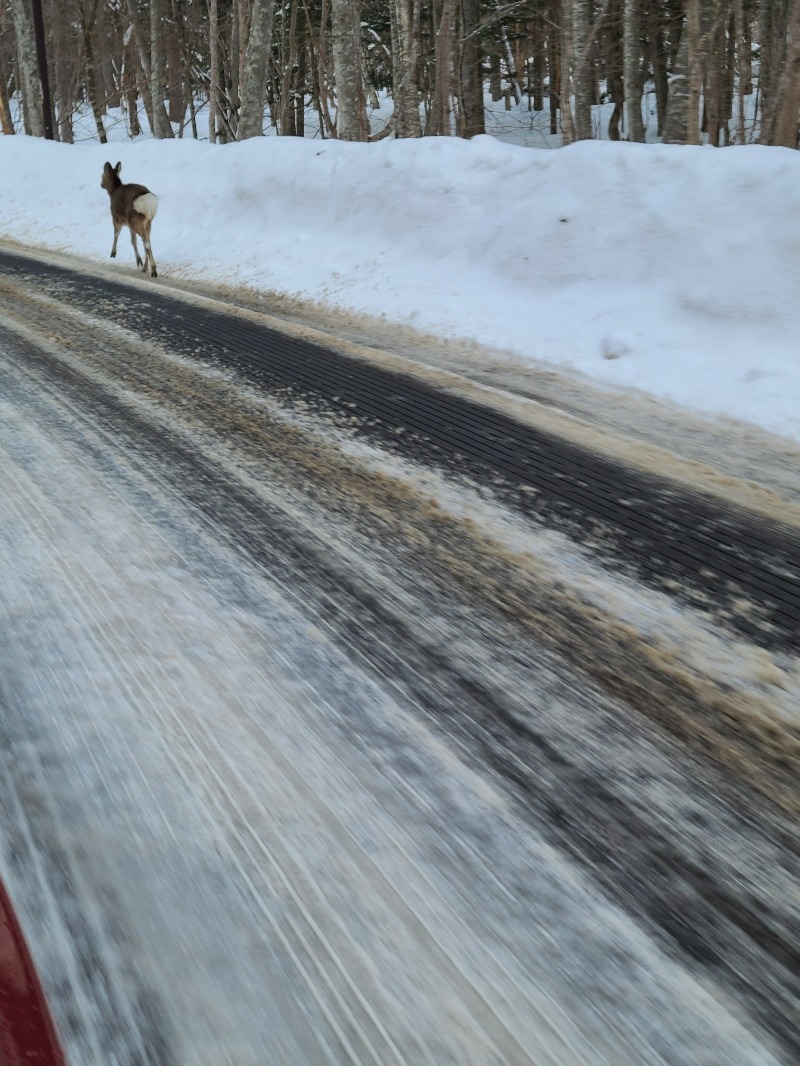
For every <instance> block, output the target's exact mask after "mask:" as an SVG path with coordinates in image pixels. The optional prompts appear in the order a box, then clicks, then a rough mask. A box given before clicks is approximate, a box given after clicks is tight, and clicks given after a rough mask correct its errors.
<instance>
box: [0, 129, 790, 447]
mask: <svg viewBox="0 0 800 1066" xmlns="http://www.w3.org/2000/svg"><path fill="white" fill-rule="evenodd" d="M500 114H501V113H500V112H497V113H496V116H495V117H497V116H498V115H500ZM519 115H520V112H519V109H517V111H515V112H514V113H513V114H512V115H511V116H510V118H512V117H513V118H515V120H519ZM510 118H509V121H510ZM541 119H542V116H541V115H540V116H538V117H537V121H541ZM498 122H500V118H498ZM504 128H506V129H507V131H508V130H510V128H511V127H510V126H507V127H504ZM518 132H519V130H518ZM112 134H113V136H115V137H119V138H122V137H124V136H125V129H124V125H122V124H118V125H117V126H114V127H113V129H112ZM537 136H538V134H537V131H536V130H535V129H534V128H533V125H532V126H531V131H530V137H529V138H528V144H529V145H531V146H535V145H536V144H537V143H547V142H546V140H545V141H542V140H541V138H540V137H539V140H538V142H537ZM509 139H510V138H509V137H507V138H506V139H505V140H501V139H498V138H497V137H489V136H486V137H478V138H476V139H474V140H473V141H470V142H465V141H462V140H459V139H457V138H440V139H424V140H421V141H413V142H407V141H406V142H401V141H395V140H385V141H382V142H379V143H376V144H372V145H360V144H345V143H339V142H336V141H331V140H325V141H321V140H315V139H312V138H306V139H293V138H278V137H268V138H264V139H260V140H254V141H249V142H245V143H242V144H234V145H227V146H211V145H209V144H208V143H207V142H198V141H194V140H189V139H183V140H176V141H171V142H163V141H162V142H153V141H151V140H149V139H148V138H140V139H139V140H138V141H137V142H136V143H134V142H131V141H129V140H127V139H125V140H120V141H118V142H116V143H112V144H111V145H108V146H101V145H99V144H97V143H96V142H90V141H81V142H80V143H78V144H76V145H60V144H52V143H47V142H44V141H41V140H35V139H31V138H27V137H22V136H14V137H0V189H1V190H2V196H0V238H2V237H7V238H12V239H15V240H18V241H22V242H26V243H29V244H31V245H38V246H41V247H46V248H51V249H57V250H64V251H72V252H75V253H77V254H78V255H81V256H85V257H89V258H95V259H97V260H98V262H104V263H105V262H107V257H108V253H109V250H110V247H111V239H112V228H111V222H110V219H109V216H108V198H107V196H106V194H105V193H104V192H103V190H102V189H101V188H100V172H101V169H102V165H103V163H104V162H105V160H106V159H110V160H111V162H112V163H116V162H117V160H121V161H122V164H123V171H122V176H123V179H125V180H128V181H136V182H141V183H144V184H146V185H148V186H149V187H150V188H152V189H153V191H155V192H157V193H158V195H159V197H160V209H159V215H158V219H157V221H156V223H155V225H154V229H153V247H154V251H155V254H156V259H157V261H158V266H159V274H160V278H162V279H165V280H166V281H169V279H170V278H173V279H175V278H177V279H182V280H188V279H192V278H196V279H202V280H204V281H206V282H212V283H214V282H219V283H224V284H226V285H231V284H233V285H241V286H245V287H247V288H249V289H252V290H256V291H260V292H271V291H279V292H282V293H287V294H292V295H296V296H299V297H302V298H305V299H309V300H312V301H319V302H322V303H324V304H328V305H331V306H335V307H340V308H346V309H351V310H353V311H356V312H359V313H367V314H370V315H379V316H381V315H385V316H386V318H387V319H389V320H391V321H394V322H401V323H407V324H410V325H413V326H416V327H418V328H419V329H421V330H425V331H428V332H432V333H435V334H439V335H441V336H444V337H450V338H465V339H471V340H474V341H478V342H480V343H482V344H486V345H489V346H490V347H491V348H492V349H496V350H498V351H500V352H502V353H504V354H505V357H507V358H509V359H512V360H517V361H523V362H532V363H539V362H546V363H557V364H561V365H565V366H567V367H570V368H573V369H575V370H577V371H580V372H582V373H584V374H587V375H589V376H590V377H591V378H593V379H595V380H596V381H598V382H601V383H603V384H605V385H608V386H609V387H612V388H615V389H617V388H635V389H640V390H644V391H647V392H649V393H652V394H654V395H656V396H659V397H664V398H667V399H669V400H672V401H674V402H677V403H679V404H682V405H685V406H688V407H690V408H693V409H696V410H699V411H703V412H708V413H710V414H715V415H716V414H723V415H727V416H732V417H735V418H740V419H743V420H746V421H749V422H753V423H756V424H757V425H760V426H762V427H765V428H766V429H768V430H771V431H773V432H777V433H782V434H786V435H788V436H792V437H794V438H796V439H800V345H799V344H798V337H799V336H800V303H799V302H798V300H797V293H798V291H800V155H798V153H796V152H792V151H789V150H785V149H779V148H763V147H757V146H747V147H738V148H729V149H726V150H717V149H712V148H685V147H675V146H664V145H657V144H652V145H646V146H644V145H633V144H625V143H610V142H588V143H583V144H579V145H574V146H572V147H569V148H565V149H561V150H558V151H551V150H547V149H544V150H536V148H535V147H531V146H522V145H520V144H512V143H508V140H509ZM119 254H120V258H119V259H118V260H117V263H116V269H119V270H120V272H125V271H130V270H131V269H132V267H133V253H132V250H131V249H130V247H129V245H128V243H127V240H125V239H123V241H122V242H121V243H120V253H119ZM156 284H158V282H156Z"/></svg>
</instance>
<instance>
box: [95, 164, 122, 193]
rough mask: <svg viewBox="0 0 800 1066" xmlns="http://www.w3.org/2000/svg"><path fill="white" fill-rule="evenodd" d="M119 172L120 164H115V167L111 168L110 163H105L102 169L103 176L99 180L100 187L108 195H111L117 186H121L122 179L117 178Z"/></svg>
mask: <svg viewBox="0 0 800 1066" xmlns="http://www.w3.org/2000/svg"><path fill="white" fill-rule="evenodd" d="M121 170H122V163H117V165H116V166H115V167H112V166H111V164H110V163H106V165H105V166H104V167H103V176H102V178H101V179H100V187H101V188H103V189H105V190H106V192H107V193H108V194H109V195H111V193H112V192H113V191H114V189H116V187H117V186H118V185H121V184H122V179H121V178H120V176H119V172H120V171H121Z"/></svg>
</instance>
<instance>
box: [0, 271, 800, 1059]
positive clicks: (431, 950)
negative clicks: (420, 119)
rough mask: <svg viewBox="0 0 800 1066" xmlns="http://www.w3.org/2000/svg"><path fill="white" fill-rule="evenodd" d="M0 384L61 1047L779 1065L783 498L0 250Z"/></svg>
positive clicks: (19, 840)
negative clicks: (733, 490)
mask: <svg viewBox="0 0 800 1066" xmlns="http://www.w3.org/2000/svg"><path fill="white" fill-rule="evenodd" d="M0 404H2V414H3V437H2V449H3V462H2V468H3V472H2V475H0V500H2V507H3V514H4V522H3V525H2V533H1V534H0V537H1V539H0V562H2V567H1V568H0V569H1V571H2V575H3V576H2V579H0V580H1V581H2V593H3V596H2V606H1V607H0V626H2V632H3V637H4V640H3V651H2V657H1V658H0V702H2V705H3V711H4V713H3V715H2V726H1V727H0V743H1V744H2V759H3V771H4V772H3V785H2V790H3V793H2V799H3V803H2V812H3V813H2V823H1V824H0V842H1V843H2V847H3V855H4V862H5V869H6V871H7V873H6V877H5V879H6V882H7V884H8V886H9V889H10V891H11V894H12V897H13V898H14V900H15V903H16V904H17V907H18V909H19V913H20V917H21V920H22V922H23V926H24V928H25V930H26V933H27V935H28V938H29V941H30V943H31V945H32V950H33V953H34V957H35V958H36V960H37V964H38V966H39V970H40V974H41V977H42V982H43V985H44V987H45V991H46V992H47V994H48V997H49V999H50V1002H51V1005H52V1010H53V1014H54V1017H55V1020H56V1023H57V1025H58V1027H59V1029H60V1031H61V1032H62V1035H63V1039H64V1042H65V1045H66V1047H67V1051H68V1054H69V1055H70V1056H71V1059H70V1061H74V1062H89V1063H95V1062H96V1063H106V1062H109V1061H117V1062H120V1063H128V1062H131V1063H133V1062H147V1063H159V1064H160V1063H164V1064H169V1063H173V1062H174V1063H184V1062H185V1063H190V1062H191V1063H195V1062H209V1063H211V1062H213V1063H224V1062H230V1063H235V1064H237V1066H238V1064H249V1063H264V1062H270V1063H272V1062H275V1063H280V1062H285V1063H298V1062H304V1063H305V1062H309V1063H310V1062H328V1061H330V1062H368V1061H373V1062H393V1061H402V1062H408V1063H418V1062H431V1063H447V1062H453V1063H467V1062H475V1063H488V1062H514V1063H516V1062H520V1063H524V1062H534V1063H538V1064H541V1063H546V1062H553V1063H559V1064H566V1063H569V1062H586V1063H590V1062H591V1063H601V1062H608V1063H620V1064H621V1063H625V1062H630V1063H643V1062H647V1063H650V1062H653V1063H659V1062H663V1063H683V1062H687V1063H689V1062H707V1063H709V1064H711V1063H714V1064H717V1063H720V1062H723V1061H724V1062H726V1063H727V1062H730V1063H749V1062H754V1063H755V1062H759V1063H761V1062H768V1061H778V1062H781V1061H782V1062H794V1061H797V1059H798V1057H800V1040H799V1039H798V1036H797V1033H798V1027H797V1017H798V1005H799V1004H800V997H799V996H798V992H800V982H799V981H798V977H797V975H798V974H799V973H800V953H799V952H798V947H797V945H798V944H799V943H800V935H799V934H800V898H799V897H798V893H797V885H798V883H800V882H799V880H798V873H799V872H800V858H799V856H800V848H799V847H798V843H799V841H798V832H797V828H796V826H797V822H796V812H797V809H798V805H797V752H798V743H797V741H798V734H797V729H796V727H795V726H794V724H793V721H796V718H795V719H794V720H792V718H791V714H790V712H791V709H792V706H793V704H792V700H793V699H795V697H796V686H797V676H798V674H797V672H796V665H797V664H796V652H797V633H798V627H797V621H798V605H799V604H800V582H799V581H798V576H797V575H798V573H800V567H798V557H799V556H800V547H799V545H800V540H799V539H798V533H797V530H796V529H795V528H794V527H793V526H792V525H791V523H790V522H788V521H787V522H771V521H768V520H766V519H765V517H764V515H763V514H756V513H753V512H748V511H747V510H746V509H744V508H742V507H733V506H732V505H730V504H728V503H726V502H725V501H724V500H722V499H720V498H719V496H714V495H712V494H702V493H700V492H698V491H697V490H696V489H695V488H692V489H690V488H688V487H687V486H686V485H684V484H681V483H680V482H679V481H677V480H673V479H671V478H670V476H669V473H668V471H663V472H651V473H646V472H643V471H642V469H640V468H637V467H636V466H635V465H633V464H631V465H626V464H624V463H622V462H620V461H619V460H618V459H617V460H614V461H611V460H609V459H608V458H605V457H604V456H603V455H602V454H601V453H598V452H597V451H594V452H593V451H590V450H588V449H587V448H586V447H585V446H584V445H582V444H581V443H580V442H579V441H578V440H576V439H571V438H570V437H569V436H559V435H554V434H553V433H552V432H551V431H550V430H546V429H542V428H541V427H538V426H537V425H536V419H535V415H533V416H532V417H531V418H530V419H525V420H520V419H517V418H515V417H512V416H511V415H510V414H508V413H507V411H506V410H504V408H503V405H502V404H501V403H499V402H490V400H489V399H488V398H487V401H486V402H485V403H479V402H478V401H477V400H476V397H475V396H474V394H472V393H470V392H469V390H467V389H464V390H460V389H459V388H457V387H455V386H454V385H453V382H452V381H447V382H444V381H442V382H437V381H436V380H432V379H431V375H429V374H424V373H422V372H420V371H419V370H418V369H417V368H415V367H412V366H409V367H408V369H407V372H402V371H401V370H400V369H398V365H397V363H396V362H393V361H391V360H386V359H382V358H381V356H380V353H376V352H369V351H351V350H338V351H333V350H331V349H330V348H326V347H325V346H323V345H322V344H321V343H320V338H318V337H315V336H313V334H312V333H310V332H309V331H308V330H294V331H292V330H289V331H288V332H281V331H279V330H278V329H277V328H276V326H275V324H274V323H270V322H268V321H266V320H265V319H264V318H263V316H259V315H257V314H253V313H250V312H245V311H242V310H241V309H236V308H232V307H226V306H225V305H224V304H223V303H221V302H213V301H209V300H198V299H192V298H191V297H188V296H182V295H181V294H179V293H176V292H171V291H169V290H168V289H166V287H164V286H162V287H157V286H154V285H147V284H142V283H136V282H133V283H131V282H130V281H126V280H123V279H119V280H117V279H115V278H113V277H110V276H109V275H107V274H105V273H103V274H98V275H97V276H90V275H88V274H86V273H84V272H81V271H80V270H78V269H77V268H72V269H69V268H65V267H64V266H63V265H62V264H56V263H52V262H45V261H43V260H40V259H36V258H30V257H20V256H19V255H17V254H15V253H12V252H10V251H9V252H6V251H0ZM637 597H638V598H637ZM673 615H674V617H673ZM654 618H655V621H654ZM669 627H672V628H671V629H670V628H669ZM662 630H663V634H668V636H669V640H667V636H664V637H663V640H661V641H660V638H661V635H662ZM675 633H678V634H679V637H675ZM670 641H672V642H673V643H674V642H677V643H679V644H680V643H681V642H683V643H685V644H686V645H687V646H688V647H689V648H691V649H692V651H694V652H696V650H697V649H698V648H700V649H701V652H702V654H700V655H695V658H694V659H691V661H690V660H689V658H680V657H676V656H677V655H678V653H677V652H675V651H674V649H673V648H672V646H671V644H670ZM726 654H727V655H729V656H730V661H728V660H726V659H725V658H724V656H725V655H726ZM687 655H688V653H687ZM766 657H768V658H766ZM712 660H713V661H712ZM751 660H752V663H753V664H755V666H754V671H755V673H754V674H753V678H751V677H750V675H747V676H745V675H746V670H745V667H746V666H747V665H748V664H749V663H750V661H751ZM734 662H735V663H736V664H737V667H736V669H733V667H732V666H731V663H734ZM740 664H744V665H743V666H741V671H743V672H741V673H737V670H739V667H740ZM773 693H774V694H775V699H776V700H777V699H778V697H780V699H783V700H785V702H786V713H784V714H782V715H773V716H770V715H769V714H768V713H767V712H766V711H765V709H764V707H765V704H767V705H769V704H770V700H771V699H772V694H773ZM775 706H776V707H777V706H778V704H777V703H775Z"/></svg>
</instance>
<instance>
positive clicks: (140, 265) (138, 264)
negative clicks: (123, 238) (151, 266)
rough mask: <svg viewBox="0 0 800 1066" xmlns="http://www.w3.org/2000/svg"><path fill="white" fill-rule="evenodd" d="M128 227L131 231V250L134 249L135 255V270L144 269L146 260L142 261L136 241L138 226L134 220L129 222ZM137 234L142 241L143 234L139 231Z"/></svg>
mask: <svg viewBox="0 0 800 1066" xmlns="http://www.w3.org/2000/svg"><path fill="white" fill-rule="evenodd" d="M129 228H130V231H131V244H132V245H133V251H134V253H135V255H136V269H137V270H146V269H147V262H146V261H145V262H144V263H143V262H142V257H141V256H140V255H139V245H138V244H137V243H136V230H137V229H138V228H139V227H138V226H137V224H136V221H135V220H134V221H133V222H131V224H130V227H129ZM139 236H140V237H141V238H142V241H144V235H143V234H141V233H140V234H139Z"/></svg>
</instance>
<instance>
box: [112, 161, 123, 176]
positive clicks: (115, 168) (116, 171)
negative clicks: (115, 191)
mask: <svg viewBox="0 0 800 1066" xmlns="http://www.w3.org/2000/svg"><path fill="white" fill-rule="evenodd" d="M121 170H122V163H117V165H116V166H115V167H114V173H115V174H119V172H120V171H121Z"/></svg>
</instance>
